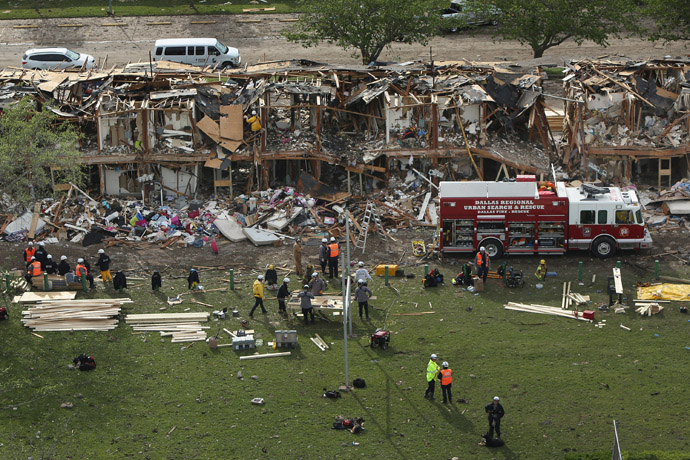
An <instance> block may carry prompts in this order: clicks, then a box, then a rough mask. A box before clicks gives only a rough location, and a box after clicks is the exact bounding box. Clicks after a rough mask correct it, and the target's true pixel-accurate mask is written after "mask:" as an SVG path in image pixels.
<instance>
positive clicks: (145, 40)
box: [0, 15, 690, 67]
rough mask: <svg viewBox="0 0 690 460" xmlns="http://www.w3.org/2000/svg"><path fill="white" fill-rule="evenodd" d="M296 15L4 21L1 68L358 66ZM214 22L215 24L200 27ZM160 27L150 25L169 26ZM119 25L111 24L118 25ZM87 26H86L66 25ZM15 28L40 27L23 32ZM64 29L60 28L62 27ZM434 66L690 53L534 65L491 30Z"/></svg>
mask: <svg viewBox="0 0 690 460" xmlns="http://www.w3.org/2000/svg"><path fill="white" fill-rule="evenodd" d="M295 17H296V16H295V15H262V16H254V15H237V16H175V17H160V16H159V17H138V18H129V17H128V18H118V19H112V18H84V19H42V20H11V21H7V20H6V21H0V44H2V45H3V46H2V47H0V67H4V66H10V65H12V66H15V65H19V64H20V60H21V56H22V54H23V52H24V51H25V50H26V49H28V48H31V47H36V46H69V47H71V48H74V49H76V50H78V51H83V52H86V53H89V54H93V55H94V56H95V57H96V58H97V59H98V58H100V59H104V58H105V57H106V56H107V57H108V67H110V66H111V65H112V64H125V63H127V62H136V61H139V60H141V61H146V60H148V53H149V51H151V50H152V48H153V43H154V41H155V40H156V39H158V38H173V37H216V38H219V39H220V40H221V41H223V42H225V43H226V44H227V45H229V46H234V47H237V48H239V50H240V53H241V54H242V58H243V61H244V62H249V63H256V62H259V61H263V60H276V59H285V58H302V59H311V60H315V61H321V62H324V61H327V62H330V63H357V62H358V59H357V58H355V57H353V56H352V55H351V53H350V52H348V51H344V50H341V49H340V48H337V47H335V46H331V45H322V46H320V47H318V48H303V47H302V46H300V45H297V44H292V43H288V42H287V41H285V39H283V38H282V37H281V36H280V31H281V30H283V29H284V28H285V27H288V26H290V25H291V24H292V23H291V21H294V18H295ZM201 21H215V23H212V24H198V23H197V24H195V23H194V22H201ZM165 22H170V23H171V24H169V25H168V24H158V25H153V24H151V23H165ZM116 23H117V24H120V25H112V24H116ZM66 24H81V25H82V26H81V27H64V25H66ZM16 26H38V27H35V28H18V27H16ZM61 26H62V27H61ZM429 45H430V46H431V49H432V51H433V56H434V59H435V60H460V59H464V60H470V61H483V62H492V61H511V62H520V63H521V64H523V65H534V64H537V63H539V64H562V63H563V60H564V59H571V58H584V57H590V58H596V57H602V56H621V55H622V56H626V57H627V58H631V59H646V58H650V57H655V58H659V57H663V56H665V55H672V56H687V55H688V53H690V49H687V48H684V47H683V45H682V44H681V43H674V44H670V45H668V46H663V45H661V44H653V43H650V42H648V41H644V40H640V39H629V40H612V42H611V46H610V47H609V48H604V47H601V46H597V45H595V44H593V43H585V44H584V45H583V46H581V47H578V46H577V45H576V44H575V43H574V42H566V43H565V44H563V45H561V46H559V47H557V48H554V49H552V50H548V51H547V52H546V56H545V57H544V58H541V59H539V60H534V59H532V54H531V50H530V49H529V48H528V47H526V46H522V45H520V44H519V43H518V42H515V41H507V42H496V43H494V42H493V41H492V39H491V28H485V29H480V30H479V31H478V33H477V34H476V35H469V34H462V33H461V34H449V35H446V36H444V37H436V38H434V39H433V40H432V42H431V43H430V44H429ZM381 59H382V60H390V61H406V60H414V59H425V60H427V59H429V46H421V45H404V44H399V43H396V44H394V45H393V46H392V48H391V49H390V50H387V51H385V52H384V54H383V55H382V56H381Z"/></svg>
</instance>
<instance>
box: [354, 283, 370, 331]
mask: <svg viewBox="0 0 690 460" xmlns="http://www.w3.org/2000/svg"><path fill="white" fill-rule="evenodd" d="M357 284H358V286H357V289H355V299H356V300H357V302H358V303H359V319H363V318H362V310H364V312H365V313H366V315H367V321H369V320H370V319H371V318H369V297H371V294H372V292H371V289H369V288H368V287H367V283H366V281H364V279H362V278H360V279H359V280H358V281H357Z"/></svg>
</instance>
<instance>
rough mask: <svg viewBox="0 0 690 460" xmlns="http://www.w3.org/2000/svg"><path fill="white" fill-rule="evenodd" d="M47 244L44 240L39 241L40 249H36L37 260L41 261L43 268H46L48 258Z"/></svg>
mask: <svg viewBox="0 0 690 460" xmlns="http://www.w3.org/2000/svg"><path fill="white" fill-rule="evenodd" d="M45 246H46V244H45V243H44V242H43V241H41V242H40V243H38V249H36V254H34V257H36V260H38V261H39V262H40V263H41V270H44V269H45V266H46V260H48V252H47V251H46V248H45Z"/></svg>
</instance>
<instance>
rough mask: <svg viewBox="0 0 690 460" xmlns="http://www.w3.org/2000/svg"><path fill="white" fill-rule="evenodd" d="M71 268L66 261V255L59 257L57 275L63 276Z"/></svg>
mask: <svg viewBox="0 0 690 460" xmlns="http://www.w3.org/2000/svg"><path fill="white" fill-rule="evenodd" d="M71 270H72V267H70V266H69V264H68V263H67V256H61V257H60V263H59V264H58V275H60V276H65V275H66V274H67V273H69V272H70V271H71Z"/></svg>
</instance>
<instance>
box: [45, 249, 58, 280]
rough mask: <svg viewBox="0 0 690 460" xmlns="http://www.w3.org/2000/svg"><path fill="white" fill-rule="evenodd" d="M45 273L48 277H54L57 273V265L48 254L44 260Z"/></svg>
mask: <svg viewBox="0 0 690 460" xmlns="http://www.w3.org/2000/svg"><path fill="white" fill-rule="evenodd" d="M45 271H46V273H47V274H49V275H54V274H56V273H57V263H55V261H54V260H53V256H52V255H51V254H48V256H47V258H46V267H45Z"/></svg>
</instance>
